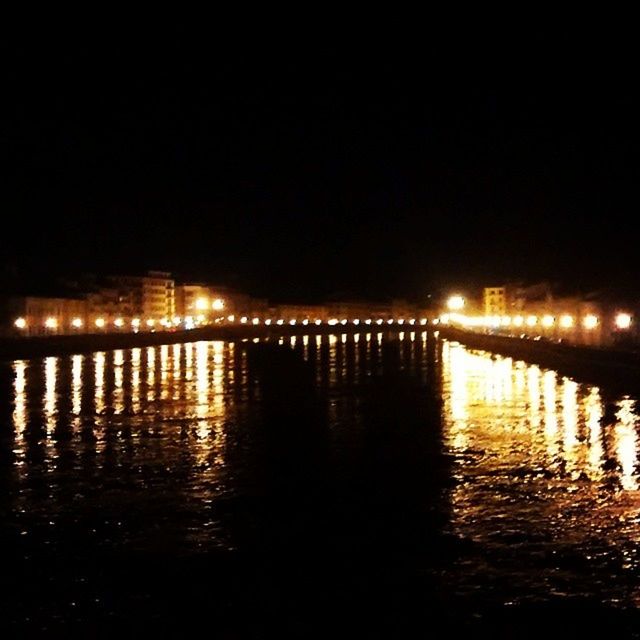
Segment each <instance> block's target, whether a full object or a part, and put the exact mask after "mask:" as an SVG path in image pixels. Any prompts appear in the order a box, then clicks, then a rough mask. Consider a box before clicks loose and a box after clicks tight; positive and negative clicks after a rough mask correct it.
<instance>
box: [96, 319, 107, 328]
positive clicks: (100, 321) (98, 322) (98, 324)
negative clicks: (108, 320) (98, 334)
mask: <svg viewBox="0 0 640 640" xmlns="http://www.w3.org/2000/svg"><path fill="white" fill-rule="evenodd" d="M104 325H105V321H104V318H96V327H98V329H102V327H104Z"/></svg>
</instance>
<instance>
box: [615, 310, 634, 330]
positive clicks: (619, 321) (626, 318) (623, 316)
mask: <svg viewBox="0 0 640 640" xmlns="http://www.w3.org/2000/svg"><path fill="white" fill-rule="evenodd" d="M630 326H631V316H630V315H629V314H628V313H619V314H618V315H617V316H616V327H618V329H628V328H629V327H630Z"/></svg>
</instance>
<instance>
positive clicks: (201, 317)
mask: <svg viewBox="0 0 640 640" xmlns="http://www.w3.org/2000/svg"><path fill="white" fill-rule="evenodd" d="M196 321H197V322H204V321H205V317H204V314H202V313H199V314H198V315H197V316H196Z"/></svg>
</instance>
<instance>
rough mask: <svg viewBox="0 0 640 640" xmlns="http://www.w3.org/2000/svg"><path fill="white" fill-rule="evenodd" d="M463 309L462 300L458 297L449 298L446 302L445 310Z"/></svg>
mask: <svg viewBox="0 0 640 640" xmlns="http://www.w3.org/2000/svg"><path fill="white" fill-rule="evenodd" d="M463 307H464V298H463V297H462V296H460V295H455V296H451V297H450V298H449V299H448V300H447V308H448V309H449V310H450V311H460V310H462V308H463Z"/></svg>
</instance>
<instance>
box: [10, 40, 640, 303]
mask: <svg viewBox="0 0 640 640" xmlns="http://www.w3.org/2000/svg"><path fill="white" fill-rule="evenodd" d="M220 31H223V30H222V29H217V30H216V31H215V32H209V31H207V30H205V29H203V30H201V31H198V32H195V31H192V30H189V29H179V28H175V29H174V30H171V31H169V32H167V31H166V30H164V31H162V32H158V33H157V34H156V35H153V34H149V33H141V32H139V31H136V30H134V29H132V30H130V31H129V32H123V31H122V30H119V31H117V32H114V31H112V30H109V29H106V28H104V29H103V30H101V31H99V32H97V31H95V32H91V31H89V30H85V31H84V32H83V34H82V36H80V35H78V34H77V32H70V33H68V34H66V33H61V32H59V31H57V32H56V33H55V34H53V35H52V34H42V33H30V34H27V36H25V35H24V34H19V35H17V36H16V37H15V38H13V39H12V40H10V41H9V40H7V41H5V43H4V45H3V66H4V73H3V77H4V81H3V84H4V91H3V93H4V98H3V105H2V110H3V118H2V139H3V142H2V150H1V152H0V153H1V154H2V160H3V174H4V175H3V188H2V199H1V202H0V204H1V205H2V208H3V216H2V221H3V222H2V224H3V229H2V232H1V237H2V240H1V241H0V242H1V246H0V248H1V250H2V254H1V256H0V267H2V269H3V273H4V274H5V278H6V274H16V273H38V272H47V273H65V272H70V273H72V272H81V271H83V272H96V273H109V272H114V271H118V272H125V271H140V270H145V269H147V268H158V269H167V270H171V271H173V272H175V273H176V274H177V275H178V277H183V278H195V279H198V278H199V279H207V280H210V281H213V282H218V283H222V284H230V285H233V286H236V287H239V288H241V289H244V290H246V291H247V292H249V293H252V294H254V295H261V296H266V297H269V298H272V299H274V300H275V299H288V300H291V301H302V300H313V299H321V298H325V297H332V296H354V297H369V298H380V299H381V298H386V297H390V296H407V297H410V298H413V299H416V300H422V299H424V297H425V296H426V295H427V294H428V293H431V292H435V291H437V290H440V289H443V288H448V287H462V288H464V287H472V286H478V285H480V286H481V285H482V284H485V283H487V284H491V283H494V282H500V281H503V280H505V279H525V280H536V279H542V278H546V279H551V280H554V281H561V282H564V283H565V284H566V285H567V286H569V287H575V288H581V289H589V288H596V287H600V286H603V285H608V284H611V283H616V284H617V283H620V284H632V285H633V284H634V283H635V281H636V273H635V270H636V263H637V255H638V254H637V248H636V245H637V236H636V232H635V229H634V227H633V225H634V223H635V214H636V211H637V208H638V206H637V205H638V195H637V193H638V187H639V185H640V182H639V180H638V177H639V176H638V174H639V161H638V143H639V142H640V136H639V135H638V133H639V131H638V129H639V126H638V117H639V115H640V109H639V108H638V107H639V106H640V105H639V100H638V97H637V95H636V85H637V73H635V71H634V69H633V66H634V61H635V59H636V58H637V55H636V53H637V52H636V51H635V48H634V46H633V43H632V42H630V41H629V40H628V39H627V38H626V37H625V35H624V34H617V33H609V34H604V35H603V34H597V33H593V32H589V33H586V34H584V33H583V34H581V35H580V36H579V37H577V36H575V34H573V33H570V32H562V31H558V32H556V33H553V34H550V33H547V32H545V31H540V32H536V33H527V34H525V33H522V32H514V33H513V34H512V35H511V36H510V37H501V38H497V37H495V34H490V33H487V32H482V33H477V34H476V33H473V32H462V31H459V30H454V29H451V30H444V31H441V30H439V29H437V28H436V29H431V30H430V32H429V33H425V34H424V37H423V38H422V39H419V40H418V39H415V38H414V37H407V38H406V39H405V41H402V40H401V39H400V38H397V39H394V40H393V42H392V40H391V39H390V38H383V37H380V38H372V39H369V40H368V42H366V43H362V45H361V46H360V45H355V44H354V43H352V46H350V47H348V48H346V47H345V48H342V47H340V46H338V45H335V46H333V45H331V44H330V42H331V39H330V38H321V39H313V41H311V42H309V41H307V39H306V38H305V35H304V34H300V35H299V37H298V38H297V39H296V41H295V42H288V41H287V42H285V41H282V40H279V39H277V38H276V37H275V36H274V37H273V38H271V39H265V40H264V41H263V40H256V39H254V38H253V37H251V36H249V35H246V38H244V39H243V37H242V36H241V34H240V35H238V36H237V37H236V38H233V39H232V38H225V39H222V38H221V37H220V35H221V34H220ZM399 43H400V44H399Z"/></svg>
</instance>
